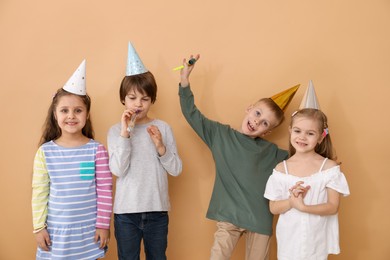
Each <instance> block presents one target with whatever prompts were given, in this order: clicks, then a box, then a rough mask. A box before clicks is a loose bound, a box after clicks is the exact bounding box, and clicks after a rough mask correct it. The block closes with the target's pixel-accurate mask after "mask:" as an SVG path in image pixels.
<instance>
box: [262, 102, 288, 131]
mask: <svg viewBox="0 0 390 260" xmlns="http://www.w3.org/2000/svg"><path fill="white" fill-rule="evenodd" d="M258 103H263V104H265V105H266V106H267V107H268V108H269V109H270V110H271V111H272V112H273V113H274V115H275V117H276V120H277V122H276V124H275V125H274V126H273V127H272V128H275V127H277V126H279V125H280V124H281V123H282V122H283V121H284V112H283V110H282V109H281V108H280V107H279V106H278V104H276V103H275V101H273V100H272V99H271V98H262V99H260V100H258V101H257V102H256V104H258Z"/></svg>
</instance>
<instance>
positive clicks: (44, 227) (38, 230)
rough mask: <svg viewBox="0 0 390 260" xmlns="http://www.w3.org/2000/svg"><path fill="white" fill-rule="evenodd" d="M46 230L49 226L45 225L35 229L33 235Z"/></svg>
mask: <svg viewBox="0 0 390 260" xmlns="http://www.w3.org/2000/svg"><path fill="white" fill-rule="evenodd" d="M46 228H47V224H46V223H45V224H44V225H43V226H42V227H40V228H36V229H34V230H33V233H34V234H37V233H39V232H41V231H42V230H44V229H46Z"/></svg>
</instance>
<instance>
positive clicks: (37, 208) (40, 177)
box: [31, 148, 50, 230]
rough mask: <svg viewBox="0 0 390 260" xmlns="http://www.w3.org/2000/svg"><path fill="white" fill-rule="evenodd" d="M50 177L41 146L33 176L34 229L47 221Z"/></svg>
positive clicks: (36, 157) (35, 161)
mask: <svg viewBox="0 0 390 260" xmlns="http://www.w3.org/2000/svg"><path fill="white" fill-rule="evenodd" d="M49 190H50V178H49V173H48V171H47V168H46V159H45V154H44V152H43V150H42V148H39V149H38V151H37V153H36V154H35V158H34V167H33V177H32V200H31V202H32V203H31V204H32V215H33V226H34V230H36V229H39V228H42V227H43V226H44V225H45V223H46V218H47V212H48V210H47V208H48V201H49Z"/></svg>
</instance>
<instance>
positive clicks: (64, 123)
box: [54, 95, 88, 135]
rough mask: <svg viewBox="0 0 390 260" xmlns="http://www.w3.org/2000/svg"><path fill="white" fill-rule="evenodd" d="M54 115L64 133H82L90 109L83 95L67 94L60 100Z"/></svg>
mask: <svg viewBox="0 0 390 260" xmlns="http://www.w3.org/2000/svg"><path fill="white" fill-rule="evenodd" d="M54 116H55V119H56V120H57V123H58V126H59V127H60V129H61V132H62V134H63V135H64V134H69V135H82V129H83V128H84V126H85V124H86V121H87V118H88V111H87V107H86V105H85V103H84V102H83V100H82V99H81V97H79V96H76V95H66V96H62V97H61V98H60V99H59V100H58V103H57V106H56V108H55V111H54Z"/></svg>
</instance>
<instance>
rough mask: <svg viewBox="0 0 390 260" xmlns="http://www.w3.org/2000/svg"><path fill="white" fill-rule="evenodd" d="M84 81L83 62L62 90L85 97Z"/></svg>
mask: <svg viewBox="0 0 390 260" xmlns="http://www.w3.org/2000/svg"><path fill="white" fill-rule="evenodd" d="M85 80H86V79H85V60H83V61H82V62H81V64H80V66H79V67H78V68H77V70H76V71H75V72H73V75H72V76H71V77H70V78H69V79H68V81H67V82H66V83H65V85H64V86H63V87H62V88H63V89H64V90H66V91H68V92H70V93H73V94H76V95H81V96H85V95H86V94H87V91H86V84H85Z"/></svg>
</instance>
